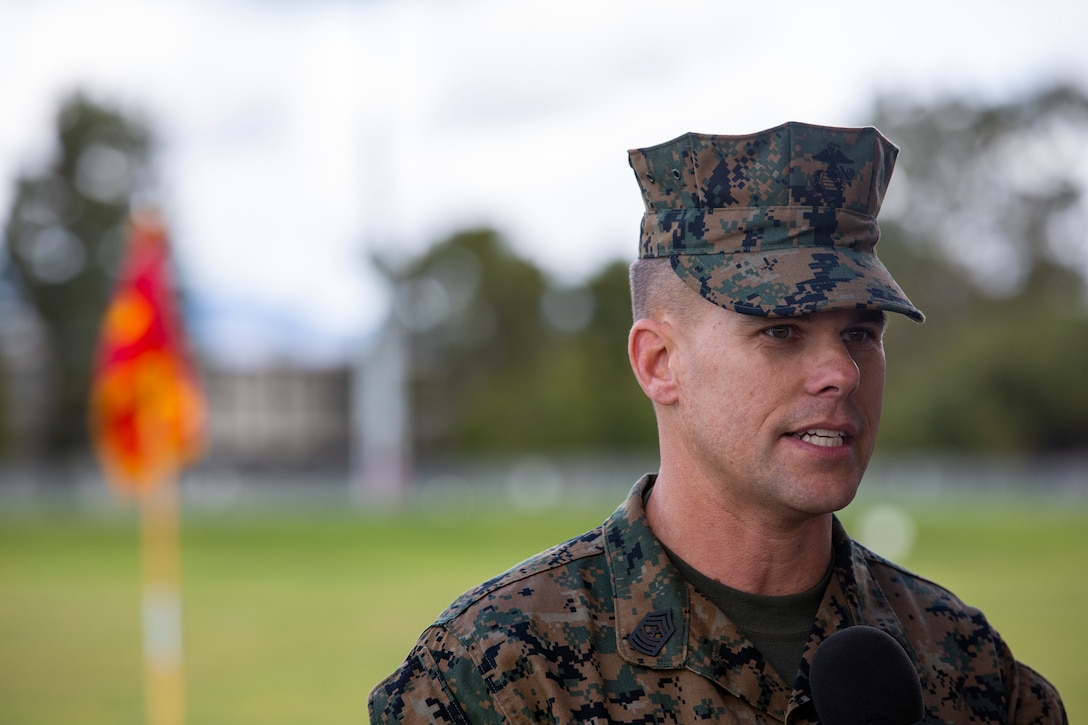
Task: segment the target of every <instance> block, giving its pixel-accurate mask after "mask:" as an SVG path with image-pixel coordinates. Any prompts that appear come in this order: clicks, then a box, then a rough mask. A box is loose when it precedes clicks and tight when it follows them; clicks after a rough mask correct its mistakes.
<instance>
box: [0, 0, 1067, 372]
mask: <svg viewBox="0 0 1088 725" xmlns="http://www.w3.org/2000/svg"><path fill="white" fill-rule="evenodd" d="M1085 28H1088V3H1084V2H1080V1H1079V0H1067V1H1065V2H1060V1H1058V0H1036V1H1035V2H1032V3H1024V2H1000V1H996V0H989V1H987V2H983V1H981V0H980V1H977V2H975V1H967V0H963V1H956V0H943V1H942V2H935V1H930V0H924V1H913V0H912V1H907V0H904V1H903V2H872V0H864V1H861V0H859V1H857V2H833V1H825V2H819V3H818V2H811V1H808V2H800V1H794V0H779V1H778V2H775V3H756V2H747V3H734V2H728V1H726V0H707V1H706V2H684V1H674V2H660V1H659V2H645V1H643V0H550V1H549V2H547V3H534V4H533V5H532V6H531V9H526V4H524V3H518V2H510V1H506V2H503V1H501V0H434V1H432V2H426V1H417V0H411V1H400V2H394V1H392V0H387V1H377V0H375V1H372V2H362V1H361V0H360V1H356V2H347V1H344V2H333V1H331V0H308V1H306V2H303V1H302V0H298V1H291V0H263V1H262V0H218V1H213V0H158V1H157V2H143V1H140V0H94V1H92V0H83V1H76V0H22V1H20V0H0V93H2V98H3V107H4V111H3V113H0V210H2V213H3V214H5V215H6V213H7V209H8V207H9V204H10V201H11V194H12V181H13V179H14V178H15V176H16V174H17V173H19V172H20V171H26V170H33V169H35V168H36V167H37V166H39V165H40V164H42V163H44V162H45V160H46V159H47V158H48V155H49V153H50V151H51V147H50V143H51V141H52V134H53V124H54V117H55V113H56V108H57V106H58V103H59V102H60V99H61V98H63V97H64V96H65V94H67V93H68V92H70V91H72V90H73V89H77V88H79V89H84V90H86V91H88V92H89V93H91V94H92V96H93V97H94V98H96V99H99V100H102V101H106V102H110V103H117V104H120V105H121V107H122V108H124V109H126V110H129V111H131V112H134V113H139V114H141V115H143V116H145V117H146V118H148V120H149V121H150V122H151V124H152V125H153V127H154V128H155V129H156V131H157V132H158V134H159V136H160V138H161V139H162V141H163V145H162V155H161V159H160V172H161V177H162V182H163V183H162V188H161V190H160V194H159V198H160V200H161V203H162V205H163V207H164V211H165V213H166V215H167V216H168V218H169V219H170V220H171V223H172V231H173V236H174V239H175V244H176V255H177V258H178V263H179V266H180V269H181V272H182V273H183V274H184V275H185V278H186V282H187V284H188V286H189V287H190V288H191V289H192V290H193V292H194V293H195V295H196V296H197V299H198V301H199V302H200V306H201V307H202V309H204V310H205V311H206V313H205V315H204V316H203V317H202V320H201V322H200V324H201V330H200V334H201V339H202V340H203V341H204V342H205V343H206V344H214V345H216V346H217V349H219V350H220V351H221V353H222V354H224V355H234V356H237V355H242V354H250V355H252V354H255V353H257V352H261V351H262V350H264V349H265V348H266V347H268V346H273V347H274V346H275V345H277V344H279V342H278V341H277V340H276V339H275V335H270V334H269V332H268V330H267V329H262V328H261V327H260V326H259V325H256V324H255V323H254V317H253V315H254V313H255V312H258V311H259V312H260V316H262V317H265V318H266V319H268V318H272V319H274V320H276V324H278V325H281V329H282V330H287V331H288V332H289V333H290V335H291V336H292V339H296V340H298V339H307V340H308V341H307V343H306V346H307V347H309V348H311V349H313V350H319V349H321V347H320V340H322V339H324V340H326V341H331V342H333V343H340V342H343V341H345V340H361V339H363V338H365V336H366V334H367V333H368V332H369V331H370V330H372V329H373V328H374V326H375V325H376V323H377V322H378V320H379V319H380V318H381V317H382V316H383V315H384V314H385V313H386V311H387V301H386V298H385V295H384V293H383V290H382V289H381V286H380V282H379V280H378V279H377V278H376V276H375V275H374V274H373V272H372V271H371V270H370V269H369V267H368V265H367V263H366V261H365V260H366V257H367V254H369V253H370V252H371V251H373V250H379V249H380V250H382V251H383V252H384V251H387V250H392V251H393V252H394V253H396V252H403V253H406V254H410V253H418V252H419V251H421V250H423V249H424V248H425V247H426V246H427V245H428V244H430V243H433V242H434V241H436V240H438V239H440V238H441V237H443V236H444V235H445V234H448V233H449V232H450V231H452V230H454V229H456V228H458V227H460V226H464V225H468V224H478V223H488V224H494V225H497V226H498V227H499V228H500V229H502V230H503V231H504V232H506V234H507V235H508V237H509V239H510V240H511V242H512V244H513V245H514V247H515V249H516V250H517V251H518V252H520V253H522V254H525V255H527V256H530V257H531V258H532V259H533V260H534V261H536V262H537V263H538V264H540V265H541V266H543V267H544V268H545V269H546V270H548V271H549V272H550V273H551V274H553V275H555V276H556V277H557V278H560V279H565V280H572V281H576V280H579V279H582V278H584V277H585V276H587V275H588V274H591V273H592V272H594V271H595V270H596V269H598V268H599V267H600V266H601V265H602V264H603V263H605V262H607V261H610V260H612V259H615V258H624V259H630V258H631V256H632V255H633V253H634V250H635V246H636V242H637V229H638V223H639V217H640V215H641V209H642V207H641V201H640V198H639V194H638V190H637V187H636V185H635V182H634V179H633V177H632V176H631V171H630V169H629V168H628V166H627V158H626V151H627V149H629V148H633V147H638V146H647V145H652V144H656V143H660V142H662V141H666V140H668V139H671V138H673V137H675V136H678V135H680V134H682V133H684V132H687V131H699V132H703V133H748V132H752V131H756V130H759V129H761V128H767V127H770V126H774V125H777V124H779V123H782V122H784V121H786V120H802V121H808V122H812V123H822V124H828V125H859V124H864V123H866V122H867V120H868V119H866V118H865V112H866V110H867V109H868V108H869V105H870V103H871V101H872V98H873V96H874V93H875V92H877V91H883V92H889V91H903V92H905V93H909V94H911V95H914V96H922V97H926V96H931V95H935V94H940V93H946V92H947V93H973V94H977V95H980V96H984V97H988V98H995V99H1000V98H1004V97H1007V96H1009V95H1011V94H1013V93H1015V92H1017V91H1019V90H1021V89H1024V88H1026V87H1029V86H1032V85H1035V84H1039V83H1043V82H1049V81H1053V80H1065V81H1073V82H1078V83H1080V84H1082V85H1088V47H1086V46H1088V43H1085V41H1084V39H1083V33H1084V30H1085ZM893 140H894V139H893ZM893 183H894V181H893ZM207 311H212V312H213V314H211V315H210V316H209V314H207ZM287 319H289V320H291V321H292V322H291V324H288V322H287V321H286V320H287ZM291 325H296V326H297V328H296V327H292V326H291ZM303 330H304V331H306V333H307V334H312V337H303V332H302V331H303Z"/></svg>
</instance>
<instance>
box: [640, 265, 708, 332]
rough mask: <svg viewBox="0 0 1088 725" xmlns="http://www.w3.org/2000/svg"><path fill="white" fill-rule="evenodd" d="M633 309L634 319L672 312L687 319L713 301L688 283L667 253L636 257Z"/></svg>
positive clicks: (658, 317)
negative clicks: (708, 299) (665, 254)
mask: <svg viewBox="0 0 1088 725" xmlns="http://www.w3.org/2000/svg"><path fill="white" fill-rule="evenodd" d="M630 281H631V313H632V316H633V317H634V319H635V320H636V321H637V320H641V319H660V318H661V316H662V315H663V314H666V313H672V314H673V315H674V316H676V317H679V318H680V319H683V320H691V319H693V318H694V316H695V314H697V313H698V312H701V311H703V310H704V309H705V306H706V305H708V304H710V303H708V302H707V301H706V300H705V299H703V298H702V297H701V296H700V295H699V293H698V292H696V291H695V290H693V289H691V288H690V287H688V286H687V285H686V284H684V282H683V280H681V279H680V278H679V277H678V276H677V275H676V272H675V271H673V268H672V263H671V261H670V260H669V259H668V258H667V257H656V258H650V259H636V260H635V261H634V262H632V263H631V267H630Z"/></svg>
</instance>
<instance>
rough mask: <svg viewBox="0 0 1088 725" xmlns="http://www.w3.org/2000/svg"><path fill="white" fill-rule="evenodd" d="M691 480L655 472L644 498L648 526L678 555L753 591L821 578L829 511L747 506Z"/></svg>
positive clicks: (792, 588)
mask: <svg viewBox="0 0 1088 725" xmlns="http://www.w3.org/2000/svg"><path fill="white" fill-rule="evenodd" d="M691 483H692V482H690V481H683V482H681V481H677V480H676V479H675V478H674V479H669V478H665V477H663V476H659V477H658V480H657V481H656V482H655V485H654V487H653V489H652V491H651V496H650V498H649V500H648V501H647V505H646V517H647V520H648V521H649V524H650V528H651V529H652V530H653V532H654V534H655V535H656V536H657V537H658V539H660V540H661V542H662V543H663V544H665V546H666V547H668V548H669V549H670V550H671V551H673V552H675V553H676V555H677V556H679V557H680V558H682V559H683V560H684V561H686V562H688V563H689V564H690V565H691V566H693V567H694V568H695V569H697V570H698V571H700V572H702V573H703V574H704V575H705V576H708V577H710V578H711V579H714V580H716V581H718V582H721V583H722V584H725V585H727V586H730V587H732V588H734V589H738V590H740V591H742V592H749V593H751V594H762V595H772V596H777V595H786V594H797V593H799V592H803V591H806V590H808V589H810V588H811V587H813V586H815V585H816V584H817V583H818V582H819V581H820V577H821V576H823V574H824V573H825V572H826V571H827V567H828V566H829V565H830V561H831V519H832V516H831V514H830V513H828V514H821V515H814V516H799V515H798V516H785V515H782V514H776V513H773V512H766V511H760V510H752V508H751V507H748V506H740V505H737V504H736V503H735V502H731V501H730V500H729V497H728V495H726V494H725V493H723V492H721V491H716V490H714V489H713V488H711V487H703V488H699V487H698V486H693V485H691Z"/></svg>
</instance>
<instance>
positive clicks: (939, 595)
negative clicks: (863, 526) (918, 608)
mask: <svg viewBox="0 0 1088 725" xmlns="http://www.w3.org/2000/svg"><path fill="white" fill-rule="evenodd" d="M852 543H853V548H854V552H855V556H858V557H860V558H861V559H862V560H863V561H864V562H865V564H866V566H868V568H869V570H870V571H871V572H873V574H874V575H875V576H876V577H877V579H878V580H879V581H881V582H885V583H888V582H890V583H894V584H896V585H897V586H899V587H902V588H903V589H905V590H907V591H909V592H910V593H911V594H912V595H914V596H916V597H925V598H928V599H931V600H933V601H942V602H946V603H947V604H948V605H950V606H955V607H957V608H962V609H965V610H972V611H974V608H973V607H970V606H969V605H967V604H965V603H964V602H963V601H962V600H961V599H960V598H959V597H958V596H957V595H956V594H955V593H953V592H952V591H951V590H950V589H948V588H947V587H945V586H943V585H941V584H938V583H937V582H935V581H933V580H932V579H929V578H927V577H924V576H922V575H920V574H918V573H916V572H914V571H912V570H910V569H908V568H907V567H905V566H903V565H902V564H899V563H896V562H894V561H892V560H891V559H886V558H885V557H883V556H881V555H880V554H878V553H876V552H875V551H873V550H872V549H869V548H867V547H865V546H864V545H862V544H859V543H858V542H857V541H854V542H852Z"/></svg>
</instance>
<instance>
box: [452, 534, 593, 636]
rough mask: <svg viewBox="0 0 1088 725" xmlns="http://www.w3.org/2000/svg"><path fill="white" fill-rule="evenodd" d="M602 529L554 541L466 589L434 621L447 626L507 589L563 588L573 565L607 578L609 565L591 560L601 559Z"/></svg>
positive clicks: (507, 591)
mask: <svg viewBox="0 0 1088 725" xmlns="http://www.w3.org/2000/svg"><path fill="white" fill-rule="evenodd" d="M603 529H604V527H603V526H599V527H597V528H595V529H592V530H590V531H587V532H586V533H584V534H582V535H581V536H577V537H575V538H573V539H570V540H568V541H565V542H563V543H562V544H557V545H556V546H553V547H551V548H550V549H546V550H544V551H542V552H540V553H539V554H536V555H534V556H531V557H529V558H528V559H526V560H525V561H523V562H521V563H520V564H517V565H516V566H513V567H511V568H510V569H508V570H506V571H505V572H503V573H502V574H499V575H498V576H496V577H493V578H492V579H489V580H487V581H485V582H484V583H482V584H480V585H479V586H477V587H474V588H473V589H470V590H468V591H467V592H465V593H464V594H462V595H461V596H460V597H458V598H457V599H456V600H455V601H454V602H453V604H451V605H450V606H449V607H448V608H447V609H446V611H445V612H443V613H442V615H441V616H439V618H438V620H437V621H436V622H435V624H436V625H439V626H447V625H449V624H450V623H451V622H452V621H454V620H456V619H458V618H463V617H464V616H465V615H466V612H469V611H470V610H472V609H474V608H477V607H479V606H486V604H487V603H490V602H493V601H494V600H495V599H496V598H501V597H504V596H505V595H506V594H507V593H509V592H520V593H523V594H525V595H529V594H536V593H537V592H538V590H540V589H557V588H561V587H566V586H567V584H566V583H565V582H566V580H567V579H568V578H569V573H570V569H571V568H572V567H574V568H579V567H586V568H589V569H594V570H596V573H595V574H591V576H595V577H598V578H599V577H600V576H604V577H606V578H609V579H610V575H609V574H608V568H607V566H606V565H605V564H604V563H603V561H602V562H600V563H598V564H597V565H594V564H592V563H591V560H592V559H594V557H601V558H602V559H603V554H604V530H603ZM537 599H540V597H538V598H537Z"/></svg>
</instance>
